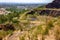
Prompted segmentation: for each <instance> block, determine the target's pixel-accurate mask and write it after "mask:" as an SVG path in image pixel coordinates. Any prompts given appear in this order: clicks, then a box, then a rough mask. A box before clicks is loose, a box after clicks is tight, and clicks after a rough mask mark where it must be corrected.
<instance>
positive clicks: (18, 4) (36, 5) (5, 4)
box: [0, 3, 46, 9]
mask: <svg viewBox="0 0 60 40" xmlns="http://www.w3.org/2000/svg"><path fill="white" fill-rule="evenodd" d="M43 5H46V3H44V4H43V3H41V4H24V3H21V4H20V3H0V8H9V7H17V8H22V9H24V8H33V7H34V8H35V7H38V6H43Z"/></svg>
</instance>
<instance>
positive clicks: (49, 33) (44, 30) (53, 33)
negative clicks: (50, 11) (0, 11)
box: [0, 9, 60, 40]
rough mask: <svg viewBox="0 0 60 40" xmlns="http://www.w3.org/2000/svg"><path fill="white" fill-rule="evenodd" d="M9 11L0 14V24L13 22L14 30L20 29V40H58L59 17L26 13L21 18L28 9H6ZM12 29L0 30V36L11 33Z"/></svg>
mask: <svg viewBox="0 0 60 40" xmlns="http://www.w3.org/2000/svg"><path fill="white" fill-rule="evenodd" d="M6 10H8V11H11V12H12V13H9V14H7V15H0V24H13V26H14V28H15V30H14V31H16V30H20V32H22V34H21V35H20V36H19V39H20V40H40V39H41V40H45V39H47V40H49V39H50V40H52V39H56V40H60V36H59V35H60V29H59V28H60V17H52V16H46V15H39V13H37V12H35V13H34V14H27V15H24V17H23V18H22V19H21V16H23V14H24V13H25V12H27V11H28V10H24V9H23V10H22V11H20V10H19V11H18V9H6ZM14 31H12V30H8V31H5V30H0V38H2V37H5V36H6V35H9V34H13V32H14Z"/></svg>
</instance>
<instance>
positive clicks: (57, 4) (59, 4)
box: [46, 0, 60, 8]
mask: <svg viewBox="0 0 60 40" xmlns="http://www.w3.org/2000/svg"><path fill="white" fill-rule="evenodd" d="M46 8H60V0H54V1H53V2H52V3H49V4H48V5H46Z"/></svg>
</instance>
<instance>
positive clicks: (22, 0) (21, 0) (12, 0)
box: [0, 0, 53, 3]
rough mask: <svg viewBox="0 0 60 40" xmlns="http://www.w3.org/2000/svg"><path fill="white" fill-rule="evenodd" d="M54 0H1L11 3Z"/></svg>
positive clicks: (0, 0)
mask: <svg viewBox="0 0 60 40" xmlns="http://www.w3.org/2000/svg"><path fill="white" fill-rule="evenodd" d="M52 1H53V0H0V2H8V3H9V2H10V3H13V2H15V3H49V2H52Z"/></svg>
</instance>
